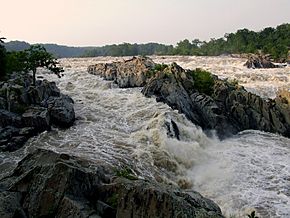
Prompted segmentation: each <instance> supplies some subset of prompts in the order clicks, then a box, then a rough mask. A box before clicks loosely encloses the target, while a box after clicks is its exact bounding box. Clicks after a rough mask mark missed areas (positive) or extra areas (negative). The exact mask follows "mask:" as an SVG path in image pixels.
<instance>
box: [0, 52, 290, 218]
mask: <svg viewBox="0 0 290 218" xmlns="http://www.w3.org/2000/svg"><path fill="white" fill-rule="evenodd" d="M152 58H153V60H154V61H156V62H159V63H171V62H173V61H175V62H177V63H178V64H180V65H181V66H182V67H184V68H196V67H202V68H205V69H208V70H209V71H211V72H213V73H215V74H217V75H219V76H220V77H222V78H228V77H229V78H232V79H233V78H236V79H238V80H240V81H241V83H242V84H243V85H245V87H246V88H247V89H249V90H251V89H252V90H254V91H255V92H256V93H259V94H262V95H263V96H269V97H273V96H274V95H275V92H276V90H277V89H278V88H279V87H290V75H289V74H290V73H289V72H290V71H289V67H287V68H285V69H270V70H255V71H254V70H250V69H246V68H245V67H243V66H242V65H243V63H244V60H243V59H237V58H229V57H211V58H209V57H152ZM120 59H122V58H91V59H88V58H82V59H62V60H61V63H62V64H63V66H64V68H65V75H64V77H63V78H61V79H60V80H57V78H56V77H55V76H54V75H50V74H46V73H45V72H43V76H44V77H45V78H47V79H49V80H56V82H57V85H58V87H59V88H60V89H61V91H62V92H63V93H65V94H68V95H70V96H71V97H72V98H73V99H74V101H75V105H74V106H75V112H76V117H77V120H76V123H75V125H74V126H72V127H71V128H69V129H68V130H58V129H54V130H53V131H50V132H44V133H42V134H40V135H39V136H37V137H34V138H32V139H30V140H29V141H28V142H27V144H26V146H25V147H24V148H22V149H20V150H19V151H16V152H14V153H12V154H6V153H0V160H1V162H0V178H1V177H3V176H4V175H5V174H7V172H9V171H10V170H11V169H13V167H14V166H15V164H16V163H17V161H19V160H20V159H21V157H23V155H24V154H26V153H27V152H29V151H31V150H33V149H35V148H38V147H40V148H46V149H51V150H54V151H57V152H64V153H69V154H73V155H76V156H80V157H82V158H85V159H89V160H92V161H96V162H98V161H105V162H107V163H109V164H111V165H112V166H114V167H119V166H129V167H130V168H132V169H133V170H134V172H135V173H136V174H137V175H139V177H140V178H148V179H154V180H156V181H159V182H164V183H169V184H170V183H171V184H176V185H179V186H180V187H182V188H186V189H194V190H196V191H198V192H200V193H201V194H203V195H204V196H206V197H209V198H211V199H212V200H214V201H215V202H216V203H218V204H219V206H220V207H221V208H222V210H223V212H224V214H225V215H227V216H229V215H231V214H235V215H236V217H245V214H247V213H250V212H251V211H252V210H256V211H257V212H258V214H259V215H260V217H284V218H286V217H290V139H287V138H285V137H281V136H278V135H275V134H270V133H264V132H260V131H252V130H248V131H244V132H241V133H240V134H238V135H237V136H235V137H233V138H229V139H226V140H224V141H219V140H218V139H217V138H209V137H207V136H206V134H205V133H204V132H203V131H202V130H201V129H200V128H199V127H198V126H195V125H194V124H192V123H191V122H190V121H188V120H187V119H186V118H185V116H184V115H182V114H179V113H178V112H177V111H175V110H172V109H171V108H170V107H168V106H167V105H165V104H163V103H157V102H156V101H155V99H154V98H146V97H144V96H143V95H142V94H141V92H140V90H141V88H133V89H119V88H117V87H116V86H115V85H114V84H112V82H109V81H104V80H102V79H101V78H99V77H98V76H94V75H90V74H88V73H87V72H86V70H87V66H88V65H90V64H94V63H98V62H111V61H116V60H120ZM171 121H174V122H175V123H176V124H177V126H178V128H179V130H180V140H177V139H175V138H174V137H172V136H171V135H172V134H171V131H172V130H171V129H170V128H171V127H170V123H171ZM1 172H2V173H1Z"/></svg>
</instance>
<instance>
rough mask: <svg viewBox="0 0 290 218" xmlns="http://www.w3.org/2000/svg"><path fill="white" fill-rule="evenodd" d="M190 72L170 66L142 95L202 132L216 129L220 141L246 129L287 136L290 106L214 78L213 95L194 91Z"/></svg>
mask: <svg viewBox="0 0 290 218" xmlns="http://www.w3.org/2000/svg"><path fill="white" fill-rule="evenodd" d="M190 75H191V71H186V70H183V69H182V68H181V67H179V66H178V65H176V64H172V65H171V66H169V67H168V68H166V69H165V70H164V71H160V72H158V73H157V74H156V75H155V76H154V77H152V78H151V79H150V80H149V81H148V83H147V84H146V85H145V86H144V88H143V90H142V93H143V94H144V95H145V96H147V97H150V96H156V100H157V101H162V102H164V103H167V104H168V105H169V106H171V107H172V108H174V109H177V110H178V111H180V112H181V113H184V114H185V115H186V117H187V118H188V119H190V120H191V121H192V122H193V123H195V124H197V125H199V126H201V127H202V128H203V129H205V130H211V129H213V130H216V132H217V134H218V136H219V137H220V138H224V137H227V136H230V135H232V134H236V133H237V132H239V131H242V130H246V129H257V130H262V131H267V132H274V133H279V134H282V135H284V136H287V137H290V122H289V118H290V114H289V111H290V105H289V103H288V102H285V101H284V102H282V101H280V102H279V101H277V100H271V99H262V98H261V97H259V96H257V95H255V94H252V93H250V92H247V91H246V90H245V89H244V88H243V87H241V86H238V85H235V84H230V83H229V82H227V81H224V80H219V79H217V78H216V77H214V76H213V78H214V86H213V87H212V88H213V93H212V94H211V95H208V94H204V93H202V92H200V91H199V90H197V88H196V87H197V86H196V84H195V83H196V81H195V80H194V78H193V77H191V76H190Z"/></svg>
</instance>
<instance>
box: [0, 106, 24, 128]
mask: <svg viewBox="0 0 290 218" xmlns="http://www.w3.org/2000/svg"><path fill="white" fill-rule="evenodd" d="M9 125H13V126H16V127H20V126H22V122H21V116H19V114H16V113H12V112H9V111H7V110H2V109H0V127H5V126H9Z"/></svg>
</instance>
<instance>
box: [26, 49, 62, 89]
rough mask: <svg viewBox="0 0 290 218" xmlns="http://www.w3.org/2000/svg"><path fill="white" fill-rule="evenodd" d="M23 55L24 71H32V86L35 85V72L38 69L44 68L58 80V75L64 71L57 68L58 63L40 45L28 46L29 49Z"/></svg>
mask: <svg viewBox="0 0 290 218" xmlns="http://www.w3.org/2000/svg"><path fill="white" fill-rule="evenodd" d="M24 55H25V57H24V70H25V71H32V73H33V85H35V81H36V71H37V68H38V67H44V68H46V69H48V70H50V71H51V72H53V73H54V74H56V75H57V76H58V77H59V78H60V77H61V76H60V73H61V72H63V71H64V70H63V68H62V67H58V66H57V65H58V64H59V62H57V60H56V59H55V58H54V57H53V56H52V54H50V53H48V52H47V51H46V49H45V48H44V47H43V46H41V45H32V46H30V48H29V49H26V50H24Z"/></svg>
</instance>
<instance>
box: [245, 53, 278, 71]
mask: <svg viewBox="0 0 290 218" xmlns="http://www.w3.org/2000/svg"><path fill="white" fill-rule="evenodd" d="M245 66H246V67H247V68H252V69H256V68H277V67H282V66H283V65H281V66H278V65H275V64H273V63H272V62H271V61H270V60H269V57H268V56H262V55H251V56H249V57H248V60H247V62H246V63H245Z"/></svg>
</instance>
